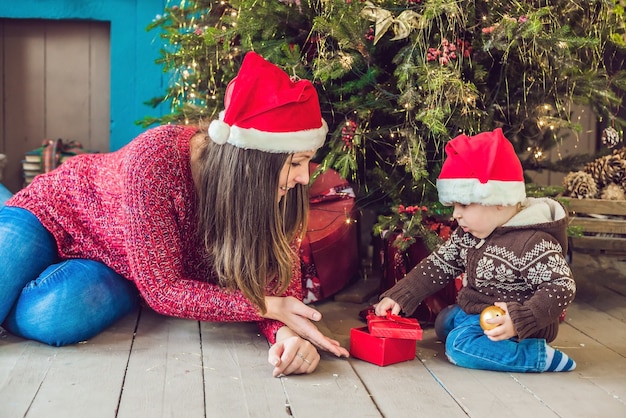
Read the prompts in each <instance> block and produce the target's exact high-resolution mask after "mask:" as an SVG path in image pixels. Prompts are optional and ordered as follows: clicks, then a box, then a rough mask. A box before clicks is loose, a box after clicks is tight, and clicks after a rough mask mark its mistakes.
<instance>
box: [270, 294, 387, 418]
mask: <svg viewBox="0 0 626 418" xmlns="http://www.w3.org/2000/svg"><path fill="white" fill-rule="evenodd" d="M314 307H315V308H316V309H318V310H319V311H320V312H321V313H322V320H321V321H319V322H317V327H318V328H319V330H320V331H321V332H322V333H323V334H324V335H327V336H329V337H331V338H334V339H336V340H338V341H339V342H340V344H341V345H342V346H344V347H345V348H349V343H350V341H349V339H350V328H352V327H353V326H361V325H362V324H361V322H360V320H359V319H358V316H357V315H356V314H355V313H356V312H358V310H359V308H361V307H364V305H359V304H354V303H341V302H339V303H338V302H331V301H325V302H321V303H319V304H316V305H314ZM355 309H356V311H355ZM321 355H322V360H321V362H320V365H319V366H318V368H317V370H316V371H315V373H313V374H310V375H303V376H288V377H285V378H282V380H283V385H284V387H285V392H286V394H287V402H288V404H289V406H290V412H291V413H292V414H293V416H295V417H312V418H314V417H319V416H336V417H344V416H345V417H348V416H356V417H379V416H381V412H380V410H379V407H378V406H377V405H376V403H375V402H373V401H372V396H371V393H370V392H369V389H368V388H367V386H365V385H364V382H363V381H362V378H361V376H360V374H359V373H358V371H357V370H356V368H355V364H354V362H359V361H360V360H357V359H350V360H348V359H345V358H336V357H335V356H333V355H332V354H329V353H326V352H321ZM375 367H377V366H375ZM339 400H341V401H339Z"/></svg>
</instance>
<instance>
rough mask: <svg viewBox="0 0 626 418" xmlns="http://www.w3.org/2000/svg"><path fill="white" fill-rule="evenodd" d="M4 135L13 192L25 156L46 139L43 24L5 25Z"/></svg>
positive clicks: (7, 177) (8, 183) (20, 178)
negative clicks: (7, 104)
mask: <svg viewBox="0 0 626 418" xmlns="http://www.w3.org/2000/svg"><path fill="white" fill-rule="evenodd" d="M3 63H4V77H5V78H4V80H5V82H4V96H3V98H2V100H4V102H5V103H11V106H6V107H5V108H4V111H5V119H4V123H5V125H4V127H3V133H4V135H5V141H6V146H7V157H8V160H9V162H8V165H7V167H6V168H5V171H4V175H5V178H4V180H3V184H4V185H6V186H7V188H9V189H10V190H11V191H12V192H16V191H18V190H19V189H21V188H22V185H23V176H22V159H23V156H24V153H25V152H26V151H29V150H31V149H34V148H36V147H38V146H40V145H41V141H42V140H43V138H44V130H45V126H44V113H45V106H44V102H45V101H44V85H45V82H44V80H45V70H44V69H45V65H44V63H45V45H44V29H43V26H42V25H41V22H39V23H35V22H34V21H32V20H25V21H21V20H5V21H4V57H3Z"/></svg>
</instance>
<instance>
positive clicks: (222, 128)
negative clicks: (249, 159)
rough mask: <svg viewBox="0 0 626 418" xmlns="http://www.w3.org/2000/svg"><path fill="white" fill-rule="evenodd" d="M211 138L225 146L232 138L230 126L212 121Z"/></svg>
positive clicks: (218, 121) (210, 126) (219, 121)
mask: <svg viewBox="0 0 626 418" xmlns="http://www.w3.org/2000/svg"><path fill="white" fill-rule="evenodd" d="M209 136H210V137H211V139H212V140H213V142H215V143H216V144H220V145H223V144H225V143H226V141H228V137H229V136H230V126H228V124H227V123H226V122H223V121H221V120H214V121H211V124H210V125H209Z"/></svg>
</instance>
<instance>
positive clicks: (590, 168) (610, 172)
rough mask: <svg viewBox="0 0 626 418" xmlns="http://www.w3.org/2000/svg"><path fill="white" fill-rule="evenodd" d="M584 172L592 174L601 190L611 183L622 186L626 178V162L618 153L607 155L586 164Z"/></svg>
mask: <svg viewBox="0 0 626 418" xmlns="http://www.w3.org/2000/svg"><path fill="white" fill-rule="evenodd" d="M583 171H585V172H586V173H589V174H591V176H592V177H593V178H594V179H595V181H596V183H597V186H598V188H599V189H602V188H604V187H606V186H608V185H609V184H611V183H615V184H622V183H623V182H624V180H625V178H626V160H624V159H623V158H622V157H621V156H620V155H619V154H617V153H616V154H610V155H605V156H604V157H600V158H598V159H596V160H594V161H592V162H590V163H588V164H586V165H585V166H584V167H583Z"/></svg>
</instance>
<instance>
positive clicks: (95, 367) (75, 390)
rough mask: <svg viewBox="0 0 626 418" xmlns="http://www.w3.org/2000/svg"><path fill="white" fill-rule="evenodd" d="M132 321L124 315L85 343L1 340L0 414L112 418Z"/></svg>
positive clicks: (115, 407)
mask: <svg viewBox="0 0 626 418" xmlns="http://www.w3.org/2000/svg"><path fill="white" fill-rule="evenodd" d="M136 321H137V315H136V314H131V315H128V316H126V317H125V318H123V319H122V320H121V321H119V322H118V323H116V324H114V325H113V326H111V327H110V328H109V329H107V330H106V331H104V332H103V333H101V334H100V335H98V336H96V337H95V338H93V339H92V340H90V341H87V342H85V343H81V344H76V345H72V346H67V347H60V348H57V347H50V346H47V345H44V344H40V343H36V342H34V341H24V340H21V339H19V338H17V337H14V336H8V337H6V338H3V339H0V351H1V352H2V361H1V362H0V405H2V408H1V412H0V415H1V416H3V417H21V416H29V417H34V418H37V417H46V418H57V417H59V418H60V417H63V418H73V417H76V418H79V417H80V418H83V417H86V416H89V417H90V418H91V417H94V418H99V417H107V418H110V417H113V416H115V411H116V409H117V403H118V400H119V396H120V390H121V387H122V383H123V381H124V374H125V372H126V363H127V362H128V354H129V351H130V346H131V343H132V337H133V331H134V329H135V324H136Z"/></svg>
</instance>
